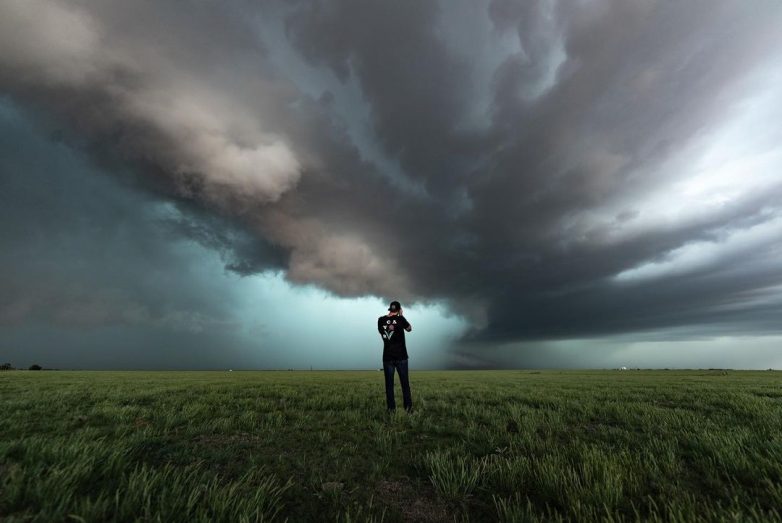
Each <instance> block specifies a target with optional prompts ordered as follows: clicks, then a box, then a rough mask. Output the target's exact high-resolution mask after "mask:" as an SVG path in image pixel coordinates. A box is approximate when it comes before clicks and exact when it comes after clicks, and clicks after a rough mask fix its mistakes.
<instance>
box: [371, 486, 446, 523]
mask: <svg viewBox="0 0 782 523" xmlns="http://www.w3.org/2000/svg"><path fill="white" fill-rule="evenodd" d="M375 491H376V492H377V496H376V499H378V500H379V501H381V502H383V503H385V504H386V505H389V506H391V507H394V508H395V509H397V510H398V511H399V512H400V513H401V514H402V518H403V519H404V520H405V521H411V522H416V523H418V522H427V523H435V522H436V523H440V522H445V521H451V518H450V517H449V512H448V508H447V507H446V505H445V504H443V503H442V502H440V501H438V500H437V499H436V497H435V495H434V491H433V490H432V489H431V488H428V489H427V488H424V489H421V488H414V487H413V485H412V484H410V483H404V482H402V481H380V482H379V483H378V484H377V485H376V487H375Z"/></svg>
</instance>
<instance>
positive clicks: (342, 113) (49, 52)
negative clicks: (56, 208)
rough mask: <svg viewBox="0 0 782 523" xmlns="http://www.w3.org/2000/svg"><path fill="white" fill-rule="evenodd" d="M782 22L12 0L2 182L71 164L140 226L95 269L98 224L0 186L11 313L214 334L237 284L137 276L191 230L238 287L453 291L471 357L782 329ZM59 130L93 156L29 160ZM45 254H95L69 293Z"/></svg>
mask: <svg viewBox="0 0 782 523" xmlns="http://www.w3.org/2000/svg"><path fill="white" fill-rule="evenodd" d="M780 26H782V3H780V2H778V1H775V0H755V1H751V2H740V1H731V0H725V1H720V2H716V3H715V2H705V1H694V2H688V3H686V4H679V3H671V2H664V1H655V0H631V1H609V0H590V1H536V2H522V1H511V0H494V1H491V2H472V1H466V0H460V1H453V2H451V1H448V2H444V1H443V2H419V1H400V2H366V1H359V0H355V1H348V0H345V1H329V2H259V3H253V2H244V1H236V2H192V3H187V4H185V3H180V2H177V3H172V2H142V3H133V4H129V3H127V2H119V1H117V2H100V3H94V2H83V1H57V0H47V1H43V0H7V1H5V2H3V3H2V6H0V93H2V95H3V98H2V101H3V106H4V112H3V114H5V115H6V118H5V121H4V124H3V125H4V127H3V129H2V132H3V133H5V134H7V135H8V136H11V135H14V136H16V138H14V139H11V138H9V137H8V136H7V137H5V138H3V145H4V150H5V151H10V150H11V149H13V151H15V154H16V156H14V157H19V158H21V159H20V160H19V161H18V162H16V163H14V162H15V161H14V160H13V157H12V156H9V155H7V156H8V157H7V158H5V160H4V161H3V163H2V170H1V171H0V181H1V182H2V185H1V186H0V187H4V188H5V189H6V191H11V190H12V189H14V188H15V189H14V190H16V191H17V192H18V193H19V194H22V193H24V194H28V195H29V194H37V193H35V191H39V192H40V191H44V192H45V190H44V189H41V188H40V187H44V186H46V184H47V183H50V182H47V181H46V180H47V178H46V176H49V177H51V178H52V179H56V178H57V177H58V174H57V172H56V171H57V170H58V169H62V170H63V172H64V171H65V170H68V169H70V170H72V171H73V172H74V173H76V174H73V175H72V176H71V178H69V179H70V180H72V182H73V183H71V184H63V187H62V189H61V192H60V193H58V194H60V198H61V200H58V201H65V200H68V201H69V202H71V203H69V204H65V203H61V205H63V206H65V207H67V206H68V205H71V206H73V207H74V208H76V206H77V205H76V204H75V203H73V202H76V201H78V202H82V200H84V202H83V205H82V204H81V203H79V205H78V206H77V207H78V208H79V209H80V211H79V212H83V213H85V214H84V216H86V217H87V218H85V219H88V220H89V219H91V220H96V221H99V222H100V221H101V220H105V219H106V218H105V217H107V216H114V215H113V214H112V213H113V211H112V210H111V209H116V208H117V207H115V206H112V205H110V204H108V203H106V202H111V201H114V200H117V202H118V203H117V205H120V208H127V209H128V214H127V215H128V216H130V215H132V214H134V211H131V209H135V215H136V217H135V218H133V219H132V220H131V221H130V222H128V223H129V225H127V228H126V229H123V230H127V235H128V240H127V242H126V243H124V244H123V245H128V244H130V245H141V243H144V245H146V244H147V243H149V245H148V248H147V249H144V248H141V247H140V248H138V249H137V250H135V251H134V250H132V249H130V250H129V252H128V253H127V255H126V256H124V257H123V260H122V267H124V269H123V270H122V271H121V274H122V278H123V283H122V284H116V285H113V286H108V287H107V286H106V285H103V284H102V283H101V282H104V283H105V282H108V281H110V279H111V278H110V276H109V275H108V272H109V271H107V269H106V260H105V259H104V257H103V255H101V252H102V250H103V249H102V247H101V246H105V245H111V244H112V242H115V241H116V237H115V236H114V235H112V234H109V233H108V232H106V231H104V233H105V234H106V236H105V237H103V236H102V235H101V234H98V235H94V236H92V239H89V238H90V237H89V235H88V234H87V232H85V231H86V230H87V229H88V228H89V226H87V225H85V224H84V223H83V221H79V220H76V219H74V220H72V223H71V222H67V223H61V222H58V224H57V226H56V227H55V226H53V224H52V222H51V221H50V222H46V212H45V211H42V212H37V211H35V210H34V209H33V208H31V207H30V205H28V204H25V203H23V202H21V201H11V200H12V199H13V198H11V197H10V196H7V197H6V199H4V200H3V201H4V205H5V206H6V209H5V210H4V211H3V220H4V222H6V223H4V224H3V227H2V230H3V231H4V233H3V237H2V241H3V243H4V245H5V247H4V248H5V249H6V250H8V249H14V250H15V252H17V255H16V256H10V255H7V256H3V257H2V259H1V260H0V263H1V264H2V265H1V266H0V268H2V270H3V273H4V276H3V281H2V282H0V292H1V293H2V294H1V296H2V297H0V323H3V324H6V325H11V324H13V325H23V324H26V323H30V322H39V324H43V325H49V326H51V325H66V326H70V327H74V328H83V327H85V326H87V327H89V326H94V325H98V324H99V325H104V324H117V325H134V326H136V327H137V328H154V329H160V328H162V327H163V326H165V325H174V324H175V325H179V326H180V327H181V326H182V325H183V324H185V325H189V326H191V327H192V325H196V324H197V325H199V326H200V327H199V328H201V329H208V330H210V331H219V330H220V329H224V328H228V327H226V326H230V325H231V323H230V321H229V320H228V319H227V313H226V310H229V309H230V308H231V307H232V306H235V304H233V305H232V304H223V306H224V308H223V309H221V308H220V307H219V306H218V305H216V304H209V305H204V306H203V307H200V308H199V309H198V311H199V312H193V310H189V309H188V307H189V305H188V304H192V300H191V301H188V300H186V299H184V298H182V300H181V303H176V304H174V303H173V302H172V303H171V304H170V305H171V307H169V309H165V307H163V305H161V304H160V303H159V301H158V298H157V297H156V294H155V292H157V291H156V290H155V289H145V287H149V286H150V285H149V283H148V279H149V278H150V271H153V272H154V271H155V270H158V271H163V272H165V270H169V271H170V272H171V273H172V274H176V278H174V279H175V280H176V281H177V282H179V283H177V284H176V285H178V286H177V289H179V288H183V289H185V288H188V283H187V277H186V276H185V275H183V274H182V273H181V270H179V269H178V268H181V267H182V266H183V265H187V266H193V267H197V266H198V263H197V261H195V260H193V259H190V260H188V261H187V262H185V261H181V260H180V261H176V260H174V259H173V258H172V257H173V256H174V254H172V253H171V252H169V251H167V250H166V249H168V247H167V246H170V245H171V244H172V242H176V241H178V240H183V239H184V240H187V241H191V242H195V243H196V244H198V245H200V246H201V247H203V248H205V249H207V250H209V251H213V252H215V253H217V254H218V255H219V256H220V259H221V260H223V263H224V266H225V267H226V268H227V269H228V270H229V271H230V272H232V273H235V274H237V275H241V276H243V277H252V276H253V275H259V274H264V273H268V272H269V271H274V272H277V273H279V274H281V275H282V276H283V277H284V278H285V280H286V281H287V282H288V283H289V284H290V285H292V286H294V287H295V286H306V287H307V288H315V289H320V290H322V291H325V292H328V293H330V294H331V295H334V296H338V297H342V298H351V299H363V298H366V297H376V298H379V299H382V300H390V299H399V300H400V301H402V302H403V304H404V303H407V304H410V305H419V306H422V307H423V306H435V305H437V306H442V307H444V310H445V311H447V312H446V313H447V314H454V315H456V316H458V317H460V318H461V319H462V321H463V326H464V328H463V329H462V331H461V336H460V338H459V340H457V341H456V342H454V343H453V344H452V345H451V348H450V349H449V350H448V351H446V352H447V353H448V354H451V360H450V361H451V362H457V363H455V364H459V365H461V364H464V365H470V364H485V363H486V362H487V361H488V360H487V359H486V358H487V357H488V356H485V354H486V350H487V349H486V347H490V346H497V345H501V344H506V345H507V344H514V343H521V344H522V345H524V344H539V345H536V346H539V347H541V348H540V350H542V351H546V350H548V351H551V353H552V354H554V352H556V350H557V349H556V348H551V347H549V345H547V344H550V343H557V342H558V341H557V340H576V339H589V338H591V339H595V338H601V339H608V338H610V337H612V336H613V337H627V336H629V337H631V338H632V337H633V336H636V337H644V339H650V337H651V338H654V339H669V340H670V339H673V340H682V342H685V341H686V340H691V339H696V338H702V337H709V336H715V337H716V336H736V337H741V336H766V335H777V334H780V332H779V331H780V329H779V318H780V314H781V313H782V265H781V264H780V263H779V260H780V256H781V255H782V203H780V202H782V126H780V125H778V122H780V121H782V31H780V30H779V27H780ZM8 115H12V116H8ZM12 121H13V122H16V124H13V125H12ZM9 122H11V123H9ZM14 125H16V126H17V128H15V127H14ZM19 129H24V132H20V131H19ZM28 135H29V139H28V140H27V141H25V140H24V139H23V138H20V136H28ZM41 141H44V142H48V143H49V144H50V147H49V148H48V149H47V148H46V147H44V145H41V143H40V142H41ZM36 144H37V145H36ZM52 144H53V145H52ZM51 147H56V150H57V151H58V152H57V153H56V154H57V155H65V154H71V155H79V158H84V159H85V162H87V163H88V164H89V167H78V166H75V163H78V162H76V161H75V160H74V161H73V162H71V163H72V165H63V163H62V162H59V161H54V160H50V161H48V163H47V164H46V165H47V167H46V168H45V169H44V168H42V167H41V165H40V164H36V165H34V166H32V167H31V165H30V161H29V158H26V157H25V155H24V154H21V153H19V151H23V150H29V152H30V154H33V153H34V151H35V150H37V149H36V148H38V149H42V150H46V151H48V150H51ZM68 151H70V152H68ZM41 154H42V155H46V154H49V153H45V152H44V153H41ZM51 154H54V153H51ZM41 162H44V163H45V160H43V159H42V160H41ZM85 169H89V170H90V172H91V175H90V176H91V177H92V178H90V177H86V178H85V176H86V175H84V173H83V172H81V173H77V171H80V170H81V171H84V170H85ZM27 170H30V172H32V171H35V172H36V173H38V174H36V175H35V176H39V177H41V180H40V181H39V182H38V183H37V184H36V185H35V186H36V187H39V188H38V189H30V187H29V186H25V185H24V182H23V180H24V179H25V177H27V179H33V178H34V176H33V174H30V173H29V172H28V171H27ZM44 171H45V172H46V173H48V174H41V173H42V172H44ZM93 171H94V172H93ZM62 176H65V175H64V174H63V175H62ZM93 178H97V179H98V180H97V181H96V180H94V179H93ZM102 178H108V180H105V181H100V179H102ZM96 184H97V185H96ZM80 187H81V188H82V189H80ZM84 187H87V189H83V188H84ZM96 187H99V189H98V188H96ZM90 188H92V189H90ZM85 190H86V191H87V192H84V191H85ZM25 191H26V192H25ZM31 191H32V192H31ZM90 191H91V192H90ZM6 194H7V195H10V194H12V193H11V192H7V193H6ZM46 198H48V199H51V198H52V195H51V194H49V195H47V196H46ZM91 198H92V199H91ZM95 199H100V200H101V201H100V202H95ZM91 202H92V203H91ZM58 205H59V204H58ZM122 206H124V207H122ZM65 207H64V208H65ZM67 208H68V209H70V207H67ZM85 209H86V210H85ZM160 209H169V210H171V209H176V212H175V213H174V214H169V215H167V217H165V218H160V217H159V216H158V217H157V218H154V219H153V218H149V219H145V218H143V216H153V215H155V213H156V212H157V213H158V214H159V213H160V212H161V211H160ZM69 212H70V211H67V212H66V211H65V210H63V213H66V214H67V213H69ZM90 213H92V214H90ZM69 215H70V214H69ZM42 216H43V217H42ZM155 216H156V215H155ZM172 216H174V217H173V218H172ZM115 218H116V216H115ZM131 222H132V223H131ZM13 224H16V225H17V226H14V225H13ZM36 224H38V225H36ZM149 228H153V229H154V230H155V231H158V232H150V230H147V229H149ZM34 229H35V230H38V231H39V234H37V235H33V234H30V231H32V230H34ZM59 229H67V231H68V234H70V235H76V236H78V238H80V240H79V241H80V242H83V246H84V248H83V249H82V250H80V251H79V252H80V253H82V254H81V255H79V254H78V253H77V252H74V251H73V249H71V251H67V252H66V251H63V250H62V249H60V247H58V244H57V237H62V236H61V235H60V236H58V232H57V231H58V230H59ZM20 230H24V231H26V232H25V233H24V234H22V233H20V232H19V231H20ZM14 231H16V232H14ZM102 234H103V233H102ZM156 235H157V236H156ZM153 238H157V239H154V240H153ZM142 240H143V242H142ZM156 242H157V243H156ZM125 248H127V247H125ZM58 249H59V250H58ZM153 252H155V253H156V254H154V255H153V254H151V253H153ZM163 252H166V253H167V254H163ZM63 253H65V254H63ZM41 256H44V257H46V256H50V257H52V256H53V257H56V256H65V258H68V259H70V260H71V262H72V263H70V264H69V265H68V266H69V267H73V266H75V265H74V264H77V262H78V263H79V264H82V265H86V266H87V268H86V269H85V268H84V267H82V269H80V270H83V271H84V272H83V273H81V272H80V273H79V274H80V276H79V281H80V282H81V283H79V284H74V283H73V281H70V282H69V281H65V280H69V279H72V278H73V273H72V272H71V273H68V274H66V273H65V272H62V274H59V273H58V270H62V271H64V269H57V268H52V267H47V268H46V269H45V270H44V269H40V270H38V269H36V267H38V265H36V264H32V265H31V264H30V263H28V261H27V260H28V259H29V260H32V259H36V260H38V262H40V257H41ZM134 257H138V260H134ZM155 257H158V258H159V259H158V262H159V263H158V264H157V265H156V264H155V263H154V261H153V259H157V258H155ZM38 262H36V263H38ZM93 265H94V267H95V270H94V271H93V270H92V269H90V268H89V267H90V266H93ZM154 267H157V269H155V268H154ZM142 268H143V270H142ZM166 268H167V269H166ZM36 271H38V272H36ZM42 273H45V274H46V275H47V276H46V278H44V280H45V283H41V276H40V275H41V274H42ZM89 274H93V276H88V275H89ZM66 276H67V277H66ZM193 277H194V278H195V276H193ZM47 278H48V279H47ZM90 278H93V279H92V280H91V279H90ZM145 282H147V283H145ZM172 285H175V284H172ZM107 289H109V290H107ZM173 294H177V295H180V294H181V293H179V292H174V291H172V292H171V295H173ZM196 301H197V300H196ZM207 301H208V300H207ZM161 307H163V309H165V310H163V309H160V308H161ZM177 311H178V312H177ZM188 311H189V312H188ZM291 314H297V312H296V311H291ZM370 323H371V322H370ZM413 323H415V322H413ZM187 328H190V327H187ZM187 328H186V330H187ZM191 330H192V329H191ZM370 330H371V329H370ZM616 339H619V338H616ZM622 339H625V338H622ZM530 346H531V345H530ZM546 347H549V348H546ZM524 350H527V353H525V352H524ZM528 353H529V349H522V350H521V352H520V353H519V354H527V356H529V354H528ZM535 357H536V358H539V357H540V356H539V355H538V356H535ZM210 361H211V360H210ZM443 361H445V363H446V364H447V363H448V360H447V358H446V360H443ZM521 361H522V363H523V362H524V359H523V357H522V360H521ZM534 361H536V362H537V361H541V362H544V363H545V362H548V363H550V364H559V363H560V362H559V361H558V360H556V359H550V360H545V359H542V360H538V359H535V360H534ZM580 361H581V362H582V363H585V362H588V357H587V356H582V359H581V360H580ZM644 361H646V360H644ZM689 361H690V360H688V362H689Z"/></svg>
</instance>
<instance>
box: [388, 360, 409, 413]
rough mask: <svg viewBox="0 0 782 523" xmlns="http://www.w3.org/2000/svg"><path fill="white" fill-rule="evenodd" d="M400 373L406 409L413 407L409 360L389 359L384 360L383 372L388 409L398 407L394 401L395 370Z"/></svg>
mask: <svg viewBox="0 0 782 523" xmlns="http://www.w3.org/2000/svg"><path fill="white" fill-rule="evenodd" d="M395 370H396V371H397V372H398V373H399V382H400V383H401V385H402V400H403V401H404V404H405V409H407V410H410V409H411V408H413V399H412V398H411V397H410V381H409V379H408V376H407V360H388V361H384V362H383V374H385V377H386V405H387V406H388V410H395V409H396V402H395V401H394V371H395Z"/></svg>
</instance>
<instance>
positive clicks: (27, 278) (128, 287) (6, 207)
mask: <svg viewBox="0 0 782 523" xmlns="http://www.w3.org/2000/svg"><path fill="white" fill-rule="evenodd" d="M0 172H2V173H3V176H2V177H1V178H0V239H1V240H2V246H3V248H2V250H0V274H2V276H3V277H2V279H0V326H2V327H3V328H4V329H6V330H7V329H11V328H15V327H18V326H22V325H26V324H34V325H38V326H45V325H49V326H52V327H57V328H72V329H76V330H79V331H89V330H95V329H101V328H106V327H112V326H117V325H121V326H136V327H141V328H142V330H143V329H144V328H149V329H151V330H155V329H168V330H169V331H172V332H176V333H179V334H182V335H184V334H186V333H205V332H212V333H214V332H222V333H225V332H226V331H230V330H232V329H234V328H235V327H236V321H235V319H234V318H233V317H232V315H231V312H230V307H225V303H224V302H225V300H226V298H224V297H223V298H221V299H215V298H216V297H218V296H220V293H219V290H218V289H215V288H212V287H211V286H210V285H209V283H208V282H206V283H205V282H194V281H193V280H194V279H197V278H194V275H193V272H194V271H193V267H194V266H197V265H198V264H199V260H198V259H193V258H191V256H192V252H193V249H188V248H187V246H188V244H189V243H192V242H197V243H199V244H201V245H205V246H207V247H208V248H210V249H214V250H217V251H219V252H220V253H221V254H222V257H223V259H224V260H225V263H226V264H227V265H228V266H229V267H235V270H242V271H247V270H250V269H251V267H250V266H247V265H246V264H247V263H248V262H247V260H248V259H255V258H261V257H262V258H263V259H265V260H267V265H265V267H264V268H267V269H268V268H275V265H274V264H273V263H272V262H273V261H274V260H275V256H278V254H276V253H275V251H274V248H273V247H271V246H268V245H266V244H264V242H263V241H262V240H260V239H257V238H254V237H252V236H250V235H249V234H248V233H246V232H245V231H242V230H241V229H239V228H237V227H235V226H231V225H230V224H228V223H226V222H225V221H221V220H220V219H219V218H217V217H215V216H212V215H209V216H204V215H202V213H200V212H197V211H193V210H191V209H189V206H188V205H186V204H179V205H177V204H174V203H171V202H167V201H164V200H161V199H160V198H153V197H151V196H150V195H149V194H147V193H143V192H138V191H134V190H132V189H129V188H127V187H123V186H122V185H120V184H118V183H117V181H116V180H115V179H112V178H109V177H106V176H101V175H100V174H99V173H98V172H96V171H95V170H94V169H92V168H90V167H89V166H88V165H87V163H86V161H85V158H84V157H83V156H82V155H80V154H78V153H74V152H73V151H72V150H71V149H69V148H67V147H65V146H63V145H61V144H57V143H54V142H51V141H50V140H48V139H46V138H45V137H41V136H39V135H38V134H37V133H36V132H35V130H34V129H32V128H31V127H30V125H29V124H28V123H27V121H26V119H25V118H24V115H23V114H22V113H21V112H19V111H18V110H16V109H15V108H14V107H13V106H12V105H10V104H8V103H7V102H6V103H2V104H0ZM52 173H56V176H53V175H52ZM277 261H279V262H280V263H281V262H282V260H277ZM281 266H282V265H280V266H279V267H277V268H281ZM4 349H7V347H4Z"/></svg>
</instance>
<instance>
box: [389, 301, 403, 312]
mask: <svg viewBox="0 0 782 523" xmlns="http://www.w3.org/2000/svg"><path fill="white" fill-rule="evenodd" d="M401 308H402V306H401V305H400V304H399V302H398V301H392V302H391V305H389V306H388V310H390V311H391V312H396V311H398V310H399V309H401Z"/></svg>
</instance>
